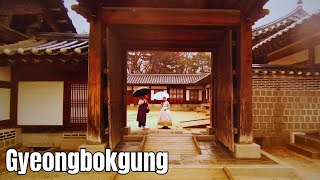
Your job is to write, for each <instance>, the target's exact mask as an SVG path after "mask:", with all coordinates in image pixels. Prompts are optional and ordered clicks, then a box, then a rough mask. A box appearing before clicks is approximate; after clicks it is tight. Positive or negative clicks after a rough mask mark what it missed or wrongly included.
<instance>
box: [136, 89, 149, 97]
mask: <svg viewBox="0 0 320 180" xmlns="http://www.w3.org/2000/svg"><path fill="white" fill-rule="evenodd" d="M150 91H151V90H150V88H147V87H139V88H138V89H136V90H135V91H134V92H133V93H132V95H133V96H134V97H141V96H144V95H146V94H149V93H150Z"/></svg>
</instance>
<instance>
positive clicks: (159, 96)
mask: <svg viewBox="0 0 320 180" xmlns="http://www.w3.org/2000/svg"><path fill="white" fill-rule="evenodd" d="M164 97H166V98H167V99H168V98H169V94H168V93H167V92H157V93H156V94H155V95H154V96H153V98H154V99H155V100H162V99H163V98H164Z"/></svg>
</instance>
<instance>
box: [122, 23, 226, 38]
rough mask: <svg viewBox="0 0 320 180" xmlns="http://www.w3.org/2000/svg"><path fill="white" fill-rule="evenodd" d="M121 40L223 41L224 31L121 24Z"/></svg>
mask: <svg viewBox="0 0 320 180" xmlns="http://www.w3.org/2000/svg"><path fill="white" fill-rule="evenodd" d="M117 35H118V36H119V38H120V40H133V41H144V40H146V41H148V40H149V41H186V40H187V41H222V40H223V35H224V34H223V31H222V30H212V29H193V28H186V27H183V28H181V27H170V28H168V27H150V26H134V27H132V26H120V27H118V28H117Z"/></svg>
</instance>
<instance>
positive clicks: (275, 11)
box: [64, 0, 320, 34]
mask: <svg viewBox="0 0 320 180" xmlns="http://www.w3.org/2000/svg"><path fill="white" fill-rule="evenodd" d="M297 2H298V0H269V2H268V3H267V4H266V5H265V6H264V8H265V9H269V10H270V14H269V15H267V16H266V17H264V18H262V19H260V20H259V21H258V22H256V24H255V25H254V27H258V26H261V25H264V24H267V23H269V22H271V21H274V20H276V19H278V18H280V17H282V16H284V15H286V14H288V13H290V12H291V11H292V10H294V9H295V8H296V7H297ZM64 4H65V6H66V7H67V8H68V15H69V17H70V18H71V20H72V22H73V25H74V26H75V28H76V29H77V33H80V34H83V33H88V32H89V23H88V22H87V21H86V19H84V18H83V17H82V16H80V15H79V14H77V13H76V12H75V11H73V10H72V9H71V5H72V4H77V2H76V0H64ZM303 8H304V10H305V11H307V12H308V13H309V14H314V13H317V12H320V0H303Z"/></svg>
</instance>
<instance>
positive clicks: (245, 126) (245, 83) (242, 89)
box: [236, 21, 253, 144]
mask: <svg viewBox="0 0 320 180" xmlns="http://www.w3.org/2000/svg"><path fill="white" fill-rule="evenodd" d="M251 25H252V24H251V22H244V21H243V22H242V23H241V26H240V32H239V33H238V34H239V37H238V41H239V42H238V46H239V47H238V48H239V57H238V58H237V63H236V72H237V81H238V82H237V95H238V98H239V99H238V102H237V104H236V108H237V112H238V113H237V115H236V118H237V122H238V123H239V127H238V128H239V130H238V133H239V134H238V142H239V143H240V144H249V143H252V141H253V137H252V27H251Z"/></svg>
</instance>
